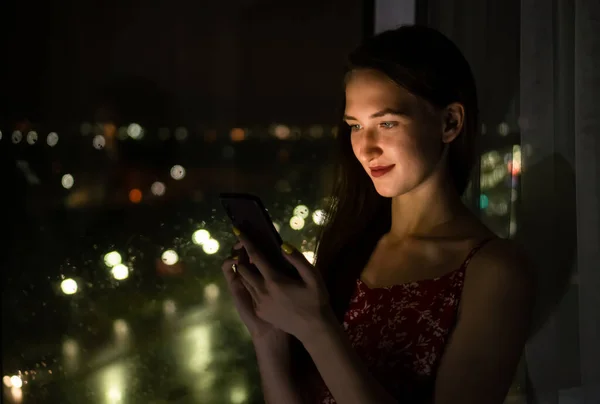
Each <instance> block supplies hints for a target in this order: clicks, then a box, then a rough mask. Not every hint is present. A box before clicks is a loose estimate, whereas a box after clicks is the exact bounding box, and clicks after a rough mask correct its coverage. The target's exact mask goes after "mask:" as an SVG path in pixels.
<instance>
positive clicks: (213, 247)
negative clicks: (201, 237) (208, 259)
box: [202, 238, 219, 255]
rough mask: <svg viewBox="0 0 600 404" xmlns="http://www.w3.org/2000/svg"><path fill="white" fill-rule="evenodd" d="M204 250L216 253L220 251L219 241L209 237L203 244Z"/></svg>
mask: <svg viewBox="0 0 600 404" xmlns="http://www.w3.org/2000/svg"><path fill="white" fill-rule="evenodd" d="M202 250H203V251H204V252H205V253H206V254H209V255H211V254H214V253H216V252H217V251H219V242H218V241H217V240H215V239H214V238H211V239H208V240H206V241H205V242H204V244H202Z"/></svg>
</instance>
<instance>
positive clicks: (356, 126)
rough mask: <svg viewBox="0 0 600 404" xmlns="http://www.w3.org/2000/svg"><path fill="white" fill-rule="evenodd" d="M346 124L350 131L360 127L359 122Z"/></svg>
mask: <svg viewBox="0 0 600 404" xmlns="http://www.w3.org/2000/svg"><path fill="white" fill-rule="evenodd" d="M348 126H350V130H351V131H355V130H359V129H360V125H359V124H354V125H348Z"/></svg>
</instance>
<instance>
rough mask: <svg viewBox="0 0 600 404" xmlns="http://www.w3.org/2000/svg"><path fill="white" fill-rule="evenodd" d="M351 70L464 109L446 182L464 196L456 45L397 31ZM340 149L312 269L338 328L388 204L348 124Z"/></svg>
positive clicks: (466, 164) (371, 43) (468, 91)
mask: <svg viewBox="0 0 600 404" xmlns="http://www.w3.org/2000/svg"><path fill="white" fill-rule="evenodd" d="M356 69H373V70H377V71H380V72H382V73H384V74H385V75H387V76H388V77H389V78H391V79H392V80H393V81H394V82H396V83H397V84H398V85H399V86H401V87H403V88H405V89H406V90H408V91H409V92H410V93H412V94H413V95H416V96H418V97H420V98H421V99H422V100H425V101H426V102H428V103H430V104H431V105H432V106H434V107H436V108H440V109H441V108H444V107H446V106H448V105H449V104H451V103H454V102H458V103H460V104H462V105H463V107H464V109H465V122H464V126H463V130H462V131H461V133H460V134H459V135H458V136H457V137H456V138H455V139H454V140H453V141H452V142H451V143H450V146H449V152H448V166H447V170H448V172H449V177H450V178H451V179H452V181H453V183H454V186H455V187H456V189H457V191H458V192H459V194H462V193H463V192H464V191H465V189H466V187H467V184H468V181H469V177H470V172H471V169H472V167H473V163H474V161H475V151H476V145H475V140H476V138H477V136H476V135H477V133H478V128H479V111H478V106H477V92H476V88H475V80H474V78H473V74H472V72H471V68H470V66H469V64H468V62H467V61H466V59H465V58H464V56H463V55H462V53H461V52H460V50H459V49H458V47H456V45H454V43H452V41H450V40H449V39H448V38H446V37H445V36H444V35H442V34H441V33H440V32H438V31H436V30H434V29H431V28H427V27H422V26H402V27H400V28H397V29H395V30H391V31H386V32H383V33H381V34H378V35H376V36H373V37H371V38H370V39H368V40H366V41H365V42H364V43H363V44H362V45H360V46H359V47H358V48H357V49H356V50H355V51H354V52H352V53H351V54H350V55H349V57H348V63H347V70H346V74H345V77H347V76H348V73H349V72H351V71H353V70H356ZM342 111H343V110H342ZM337 143H338V147H337V151H336V156H335V157H336V159H337V161H336V163H337V164H336V172H335V177H334V178H335V182H334V189H333V192H332V196H331V198H330V201H331V203H330V206H329V208H328V210H327V213H328V220H327V224H326V225H325V227H324V229H323V231H322V232H321V234H320V235H319V239H318V243H317V254H316V264H315V265H316V267H317V269H318V270H319V271H321V273H322V274H323V277H324V279H325V282H326V284H327V288H328V292H329V295H330V300H331V305H332V307H333V310H334V312H335V313H336V316H337V318H338V319H339V321H340V322H341V321H343V317H344V314H345V312H346V310H347V308H348V304H349V301H350V298H351V294H352V292H353V290H354V286H355V284H356V279H357V278H358V277H359V276H360V273H361V272H362V269H363V268H364V266H365V265H366V263H367V261H368V259H369V257H370V255H371V253H372V251H373V249H374V248H375V245H376V244H377V242H378V241H379V239H380V238H381V237H382V236H383V234H385V233H386V232H388V231H389V229H390V226H391V199H390V198H384V197H382V196H380V195H379V194H378V193H377V192H376V190H375V187H374V185H373V183H372V181H371V179H370V178H369V176H368V175H367V173H366V172H365V170H364V168H363V167H362V166H361V164H360V163H359V161H358V159H357V158H356V157H355V155H354V152H353V151H352V146H351V143H350V128H349V126H348V125H347V124H346V123H345V122H341V123H340V125H339V131H338V135H337ZM292 354H293V358H294V359H295V360H296V361H297V362H296V361H295V362H294V363H295V365H296V367H295V368H294V370H295V372H294V373H295V377H296V380H298V382H299V383H302V385H303V386H306V387H308V385H306V384H304V383H308V382H309V381H311V380H312V381H315V380H317V379H318V377H317V376H318V373H315V372H316V369H315V368H314V364H313V363H312V361H310V360H309V359H310V358H307V353H306V351H304V350H303V349H301V348H299V347H295V348H294V349H293V351H292ZM315 377H316V378H315ZM308 390H311V389H308Z"/></svg>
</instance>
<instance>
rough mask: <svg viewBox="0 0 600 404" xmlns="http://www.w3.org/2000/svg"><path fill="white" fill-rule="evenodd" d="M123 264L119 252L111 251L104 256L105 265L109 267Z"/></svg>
mask: <svg viewBox="0 0 600 404" xmlns="http://www.w3.org/2000/svg"><path fill="white" fill-rule="evenodd" d="M121 262H123V259H122V258H121V254H119V253H118V252H117V251H111V252H109V253H107V254H106V255H104V263H105V264H106V266H107V267H114V266H115V265H119V264H120V263H121Z"/></svg>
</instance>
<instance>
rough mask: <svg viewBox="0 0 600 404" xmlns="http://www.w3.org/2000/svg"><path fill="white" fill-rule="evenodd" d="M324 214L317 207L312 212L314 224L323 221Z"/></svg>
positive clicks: (320, 223) (322, 222)
mask: <svg viewBox="0 0 600 404" xmlns="http://www.w3.org/2000/svg"><path fill="white" fill-rule="evenodd" d="M325 219H326V215H325V211H324V210H323V209H317V210H315V211H314V212H313V214H312V220H313V222H315V224H317V225H319V226H321V225H323V224H324V223H325Z"/></svg>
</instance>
